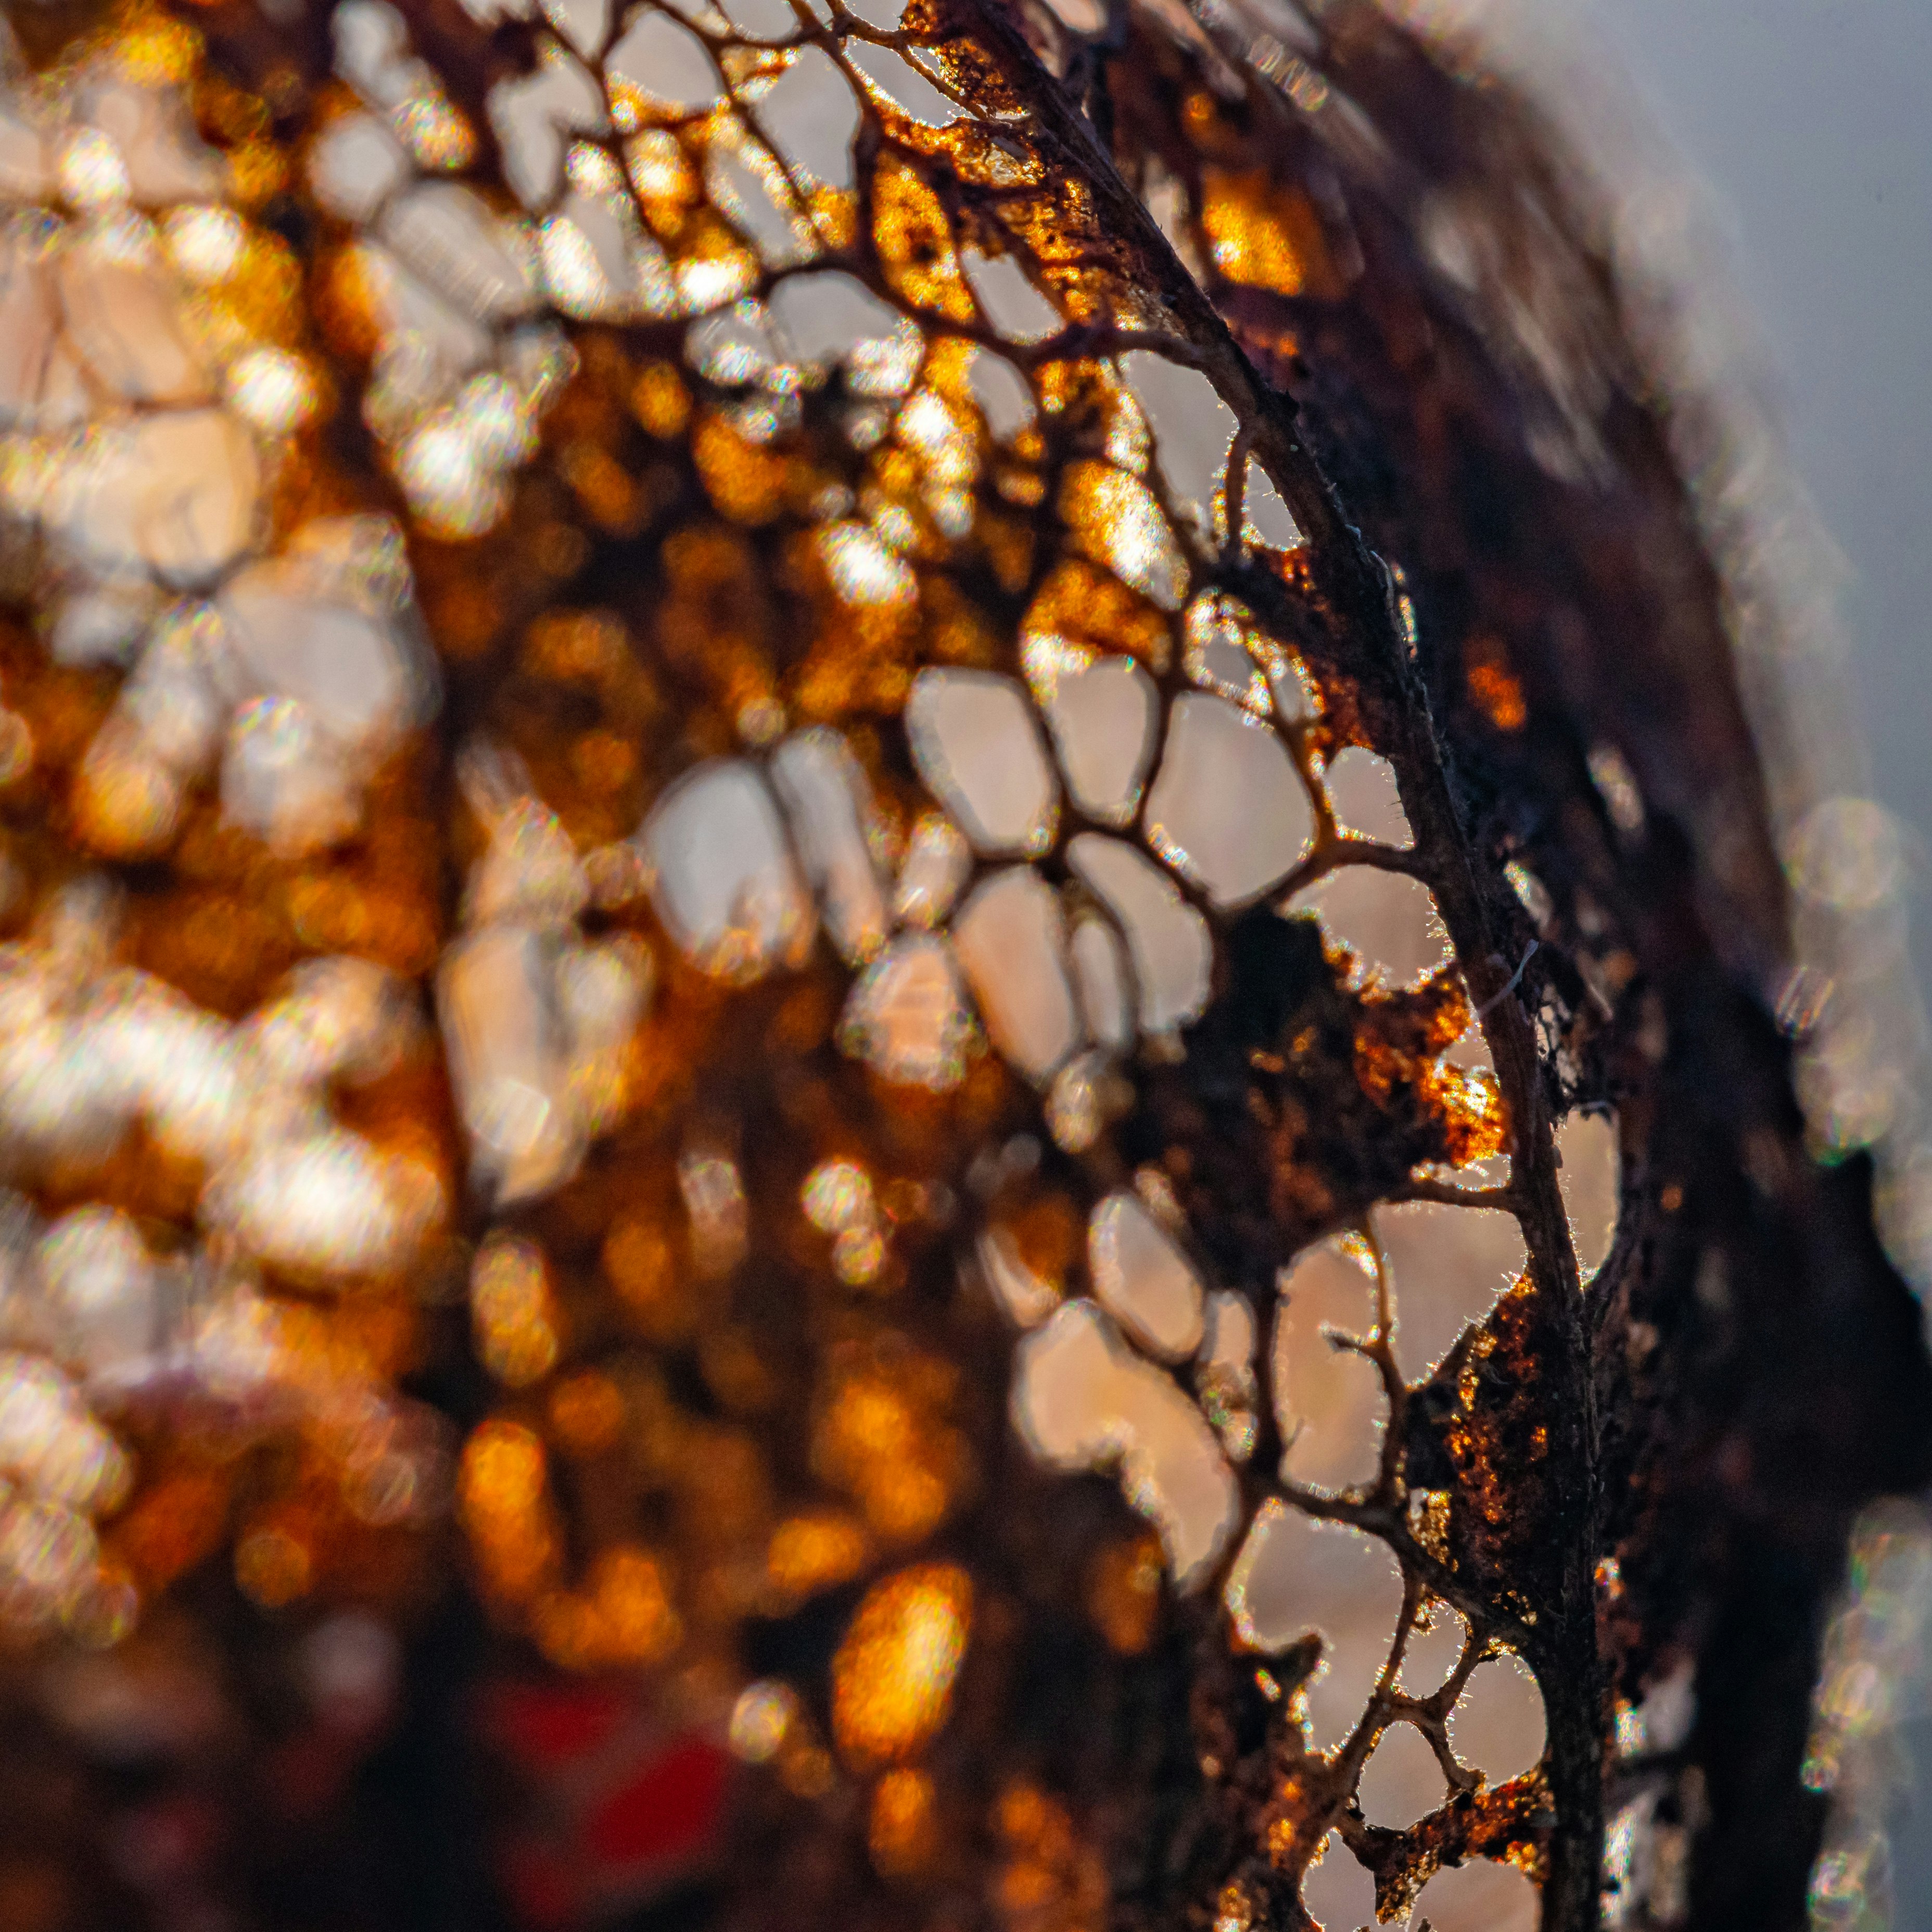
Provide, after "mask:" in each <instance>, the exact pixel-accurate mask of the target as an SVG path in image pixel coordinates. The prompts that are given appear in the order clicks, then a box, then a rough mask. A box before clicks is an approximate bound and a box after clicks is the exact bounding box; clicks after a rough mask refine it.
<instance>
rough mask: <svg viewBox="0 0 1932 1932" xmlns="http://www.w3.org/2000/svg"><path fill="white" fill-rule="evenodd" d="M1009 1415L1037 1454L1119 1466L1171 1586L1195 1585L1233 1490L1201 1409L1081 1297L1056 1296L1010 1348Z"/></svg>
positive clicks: (1070, 1464)
mask: <svg viewBox="0 0 1932 1932" xmlns="http://www.w3.org/2000/svg"><path fill="white" fill-rule="evenodd" d="M1010 1408H1011V1413H1012V1415H1013V1425H1014V1427H1015V1428H1016V1429H1017V1430H1019V1434H1020V1436H1021V1439H1022V1441H1024V1442H1025V1444H1026V1445H1027V1446H1028V1448H1029V1449H1031V1451H1032V1452H1033V1454H1034V1456H1035V1457H1037V1458H1038V1459H1039V1460H1040V1461H1041V1462H1043V1463H1046V1465H1047V1466H1049V1468H1052V1469H1064V1470H1067V1471H1070V1472H1072V1471H1078V1470H1085V1469H1106V1468H1109V1467H1115V1466H1118V1469H1119V1472H1120V1477H1121V1488H1122V1490H1123V1491H1124V1493H1125V1495H1126V1496H1127V1500H1128V1502H1130V1503H1131V1504H1132V1505H1133V1506H1134V1508H1136V1509H1137V1510H1139V1511H1140V1512H1141V1514H1142V1515H1143V1516H1145V1517H1148V1518H1149V1519H1150V1520H1151V1521H1152V1522H1153V1523H1154V1526H1155V1528H1156V1529H1157V1530H1158V1531H1159V1532H1160V1539H1161V1546H1162V1548H1163V1550H1164V1551H1165V1552H1166V1557H1167V1562H1168V1567H1169V1570H1170V1571H1171V1572H1172V1574H1173V1577H1174V1582H1175V1588H1176V1589H1178V1590H1181V1591H1183V1592H1185V1591H1187V1590H1189V1589H1193V1588H1195V1587H1196V1586H1198V1585H1199V1583H1201V1582H1202V1580H1203V1579H1204V1578H1205V1576H1206V1574H1207V1573H1208V1571H1209V1570H1210V1569H1211V1567H1212V1565H1213V1564H1214V1560H1215V1559H1216V1558H1217V1556H1219V1555H1220V1552H1221V1550H1222V1549H1223V1547H1225V1545H1226V1543H1227V1541H1228V1539H1229V1537H1230V1536H1232V1535H1233V1533H1234V1532H1235V1529H1236V1528H1237V1527H1238V1525H1239V1523H1240V1520H1241V1492H1240V1489H1239V1487H1238V1484H1236V1482H1235V1475H1234V1472H1233V1471H1232V1469H1230V1468H1229V1466H1228V1462H1227V1459H1226V1457H1224V1456H1223V1454H1222V1453H1221V1448H1220V1444H1219V1443H1218V1442H1217V1441H1216V1439H1215V1437H1214V1431H1213V1430H1211V1428H1209V1427H1208V1423H1207V1421H1206V1418H1205V1417H1203V1416H1202V1413H1201V1412H1200V1410H1199V1409H1198V1408H1197V1407H1196V1406H1195V1405H1194V1403H1193V1402H1192V1401H1190V1400H1189V1399H1188V1397H1187V1396H1185V1395H1184V1394H1182V1392H1181V1390H1180V1389H1178V1388H1176V1387H1175V1384H1174V1383H1173V1382H1172V1380H1170V1379H1169V1377H1168V1376H1166V1375H1164V1374H1163V1373H1162V1372H1161V1371H1160V1370H1159V1369H1157V1368H1156V1367H1154V1366H1153V1364H1151V1363H1148V1362H1145V1361H1142V1360H1141V1358H1139V1356H1138V1355H1135V1354H1134V1353H1133V1351H1132V1350H1131V1349H1129V1348H1128V1347H1127V1344H1126V1343H1124V1341H1122V1340H1121V1337H1120V1334H1119V1332H1118V1330H1116V1329H1115V1326H1114V1325H1113V1323H1112V1322H1111V1321H1109V1319H1108V1318H1107V1316H1106V1315H1105V1314H1104V1313H1102V1311H1101V1310H1100V1309H1099V1308H1098V1307H1096V1306H1095V1304H1094V1303H1092V1302H1091V1301H1070V1302H1067V1303H1064V1304H1062V1305H1061V1307H1060V1308H1059V1309H1058V1310H1057V1311H1056V1312H1055V1314H1054V1315H1053V1316H1052V1317H1051V1318H1050V1319H1049V1320H1048V1321H1047V1322H1046V1323H1045V1324H1044V1325H1043V1326H1041V1327H1040V1328H1036V1329H1034V1331H1033V1332H1032V1333H1031V1334H1029V1335H1027V1336H1025V1337H1023V1338H1022V1340H1021V1341H1020V1343H1019V1346H1018V1347H1017V1348H1016V1349H1015V1351H1014V1355H1013V1394H1012V1398H1011V1403H1010Z"/></svg>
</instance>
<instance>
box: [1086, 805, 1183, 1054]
mask: <svg viewBox="0 0 1932 1932" xmlns="http://www.w3.org/2000/svg"><path fill="white" fill-rule="evenodd" d="M1067 862H1068V863H1069V864H1070V865H1072V866H1073V870H1074V872H1075V874H1076V876H1077V877H1079V880H1080V881H1081V883H1082V884H1083V885H1085V886H1086V887H1087V888H1088V890H1089V891H1090V892H1092V893H1093V894H1094V896H1095V897H1096V898H1097V899H1099V900H1100V902H1101V904H1103V905H1104V906H1105V907H1106V908H1107V910H1109V912H1110V913H1112V914H1113V915H1114V917H1115V919H1116V920H1118V922H1119V924H1120V928H1121V932H1123V933H1124V935H1126V938H1127V950H1128V953H1129V954H1130V956H1131V958H1132V959H1133V970H1134V983H1135V987H1136V991H1137V992H1138V994H1139V1007H1140V1024H1141V1028H1142V1031H1143V1032H1145V1033H1147V1034H1154V1035H1156V1036H1160V1035H1162V1034H1172V1033H1173V1032H1174V1031H1176V1030H1177V1029H1178V1028H1181V1027H1182V1026H1184V1025H1187V1023H1188V1022H1190V1021H1191V1020H1194V1019H1198V1018H1199V1016H1200V1015H1201V1013H1202V1011H1203V1010H1204V1009H1205V1007H1206V1006H1207V1004H1208V983H1209V980H1210V978H1211V975H1212V974H1213V971H1214V941H1213V939H1212V938H1211V936H1210V935H1209V933H1208V922H1207V921H1206V920H1205V919H1203V918H1202V916H1201V915H1200V914H1199V913H1198V912H1196V910H1194V908H1193V907H1192V906H1191V905H1190V904H1188V903H1187V901H1186V900H1185V899H1184V898H1182V897H1181V894H1180V892H1178V890H1177V889H1175V883H1174V881H1173V880H1172V879H1170V878H1169V877H1166V875H1165V874H1163V872H1162V871H1161V870H1160V868H1159V867H1158V866H1157V865H1154V863H1153V862H1152V861H1151V860H1150V859H1148V858H1146V857H1145V856H1144V855H1143V854H1142V853H1139V852H1138V851H1136V850H1135V849H1134V847H1133V846H1131V845H1129V844H1125V843H1124V842H1123V841H1121V840H1120V839H1118V838H1103V836H1102V835H1100V833H1099V832H1082V833H1081V834H1080V835H1079V837H1078V838H1075V839H1074V840H1073V842H1072V843H1071V844H1070V845H1069V846H1068V847H1067Z"/></svg>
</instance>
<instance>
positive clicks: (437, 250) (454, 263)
mask: <svg viewBox="0 0 1932 1932" xmlns="http://www.w3.org/2000/svg"><path fill="white" fill-rule="evenodd" d="M377 233H380V235H381V236H382V238H383V241H384V242H386V244H387V245H388V246H389V248H391V249H392V251H394V252H395V255H396V257H398V260H401V262H402V263H404V264H405V265H406V266H407V267H408V268H409V269H410V271H411V272H413V274H415V275H417V276H419V277H420V278H421V279H422V281H424V282H425V283H426V284H428V286H429V287H431V288H433V289H434V290H436V291H437V293H439V294H440V295H441V296H443V297H444V298H445V299H446V300H448V301H449V302H451V303H452V304H453V305H455V307H456V308H459V309H460V310H461V311H463V314H466V315H470V316H474V317H475V318H476V319H477V320H478V321H481V322H485V323H504V322H508V321H512V320H514V319H515V318H516V317H518V316H521V315H526V314H528V313H529V311H530V310H531V309H532V308H534V307H535V302H536V292H535V287H534V284H533V278H532V267H533V264H532V262H531V260H530V258H529V248H528V246H527V245H526V243H525V242H524V241H523V238H522V235H521V233H520V231H519V230H518V229H515V228H513V227H512V226H511V224H510V223H508V222H505V221H501V220H498V219H497V217H496V216H495V215H494V214H493V213H492V212H491V211H490V208H489V206H488V205H487V203H486V202H484V201H483V200H482V199H481V198H480V197H479V196H477V195H476V194H475V193H472V191H471V190H469V189H468V188H466V187H460V186H459V185H458V184H457V183H455V182H454V181H423V182H420V183H419V184H417V185H416V186H415V187H412V188H410V189H409V190H407V191H406V192H405V193H402V194H401V195H400V196H398V197H397V198H396V199H395V200H394V201H392V202H391V203H390V204H389V206H388V207H387V208H385V209H384V210H383V216H382V219H381V221H380V223H379V225H378V228H377Z"/></svg>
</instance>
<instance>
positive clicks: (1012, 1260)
mask: <svg viewBox="0 0 1932 1932" xmlns="http://www.w3.org/2000/svg"><path fill="white" fill-rule="evenodd" d="M974 1252H975V1253H976V1254H977V1256H978V1258H979V1262H980V1273H981V1274H983V1275H984V1276H985V1277H986V1286H988V1287H989V1288H990V1289H992V1291H993V1296H994V1298H995V1300H996V1301H998V1303H999V1304H1000V1307H1001V1309H1002V1310H1004V1312H1005V1313H1006V1315H1007V1318H1008V1319H1010V1321H1011V1322H1013V1325H1014V1326H1015V1327H1016V1328H1038V1327H1039V1325H1040V1323H1042V1322H1044V1321H1045V1320H1046V1318H1047V1317H1048V1316H1049V1315H1051V1314H1052V1313H1053V1311H1054V1310H1055V1309H1056V1308H1058V1307H1059V1306H1060V1292H1059V1290H1058V1289H1056V1288H1055V1286H1053V1284H1052V1283H1051V1282H1046V1281H1042V1280H1040V1277H1039V1276H1038V1275H1037V1274H1034V1271H1033V1270H1032V1269H1031V1268H1028V1266H1027V1265H1026V1261H1025V1257H1024V1256H1022V1254H1021V1253H1020V1244H1019V1242H1018V1241H1016V1240H1015V1239H1014V1238H1013V1230H1012V1229H1010V1228H1001V1227H993V1228H989V1229H986V1232H984V1233H983V1234H982V1235H980V1238H979V1240H978V1241H977V1243H976V1244H975V1246H974Z"/></svg>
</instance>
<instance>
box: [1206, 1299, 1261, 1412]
mask: <svg viewBox="0 0 1932 1932" xmlns="http://www.w3.org/2000/svg"><path fill="white" fill-rule="evenodd" d="M1199 1360H1200V1363H1201V1366H1202V1368H1203V1369H1205V1370H1211V1371H1213V1372H1214V1373H1216V1374H1217V1375H1218V1376H1220V1377H1222V1378H1223V1379H1224V1380H1226V1382H1230V1383H1232V1384H1233V1385H1235V1386H1236V1387H1238V1388H1246V1387H1247V1386H1249V1385H1251V1384H1252V1382H1253V1379H1254V1367H1255V1311H1254V1310H1253V1309H1252V1308H1251V1307H1249V1305H1248V1300H1247V1296H1245V1295H1236V1294H1235V1293H1233V1292H1232V1291H1231V1290H1229V1289H1217V1290H1216V1292H1214V1294H1212V1295H1210V1296H1208V1304H1207V1308H1206V1320H1205V1325H1204V1326H1203V1328H1202V1334H1201V1351H1200V1357H1199Z"/></svg>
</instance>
